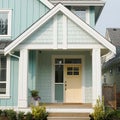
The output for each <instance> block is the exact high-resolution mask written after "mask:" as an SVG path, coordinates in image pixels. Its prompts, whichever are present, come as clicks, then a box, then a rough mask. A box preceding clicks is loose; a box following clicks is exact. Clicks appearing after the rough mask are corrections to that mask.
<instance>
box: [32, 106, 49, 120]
mask: <svg viewBox="0 0 120 120" xmlns="http://www.w3.org/2000/svg"><path fill="white" fill-rule="evenodd" d="M31 109H32V115H33V117H34V119H35V120H46V119H47V116H48V113H47V112H46V107H45V106H40V105H39V106H32V107H31Z"/></svg>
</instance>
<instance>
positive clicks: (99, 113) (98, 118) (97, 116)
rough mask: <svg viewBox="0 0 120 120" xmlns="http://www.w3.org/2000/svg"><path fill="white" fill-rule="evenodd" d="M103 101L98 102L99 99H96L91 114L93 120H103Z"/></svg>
mask: <svg viewBox="0 0 120 120" xmlns="http://www.w3.org/2000/svg"><path fill="white" fill-rule="evenodd" d="M104 115H105V111H104V100H103V99H102V101H101V100H100V98H98V99H97V101H96V105H95V107H94V113H92V116H93V118H94V120H104Z"/></svg>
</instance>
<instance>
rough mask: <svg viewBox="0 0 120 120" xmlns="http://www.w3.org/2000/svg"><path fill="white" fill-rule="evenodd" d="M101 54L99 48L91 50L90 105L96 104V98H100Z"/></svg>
mask: <svg viewBox="0 0 120 120" xmlns="http://www.w3.org/2000/svg"><path fill="white" fill-rule="evenodd" d="M100 54H101V52H100V49H99V48H95V49H93V50H92V101H93V102H92V104H93V106H94V105H95V104H96V99H98V97H100V98H102V80H101V55H100Z"/></svg>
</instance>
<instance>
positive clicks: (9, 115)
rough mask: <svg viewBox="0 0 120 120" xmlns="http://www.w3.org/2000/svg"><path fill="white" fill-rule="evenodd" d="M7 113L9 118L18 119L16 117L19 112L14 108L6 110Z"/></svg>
mask: <svg viewBox="0 0 120 120" xmlns="http://www.w3.org/2000/svg"><path fill="white" fill-rule="evenodd" d="M6 114H7V117H8V120H16V119H17V118H16V115H17V113H16V112H15V111H14V110H12V109H9V110H6Z"/></svg>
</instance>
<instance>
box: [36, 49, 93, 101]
mask: <svg viewBox="0 0 120 120" xmlns="http://www.w3.org/2000/svg"><path fill="white" fill-rule="evenodd" d="M52 55H57V56H58V55H84V56H85V60H84V64H85V66H84V79H85V81H84V83H85V84H84V87H85V102H86V103H91V102H92V65H91V64H92V58H91V55H90V52H78V51H76V52H73V51H68V52H67V51H66V52H65V51H64V52H63V51H62V52H60V51H59V52H58V51H57V52H52V51H51V52H49V51H42V52H40V53H39V54H38V65H37V72H38V76H37V80H36V89H37V90H38V91H39V93H40V97H41V102H48V103H49V102H52V86H53V85H52V79H53V78H52Z"/></svg>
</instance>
